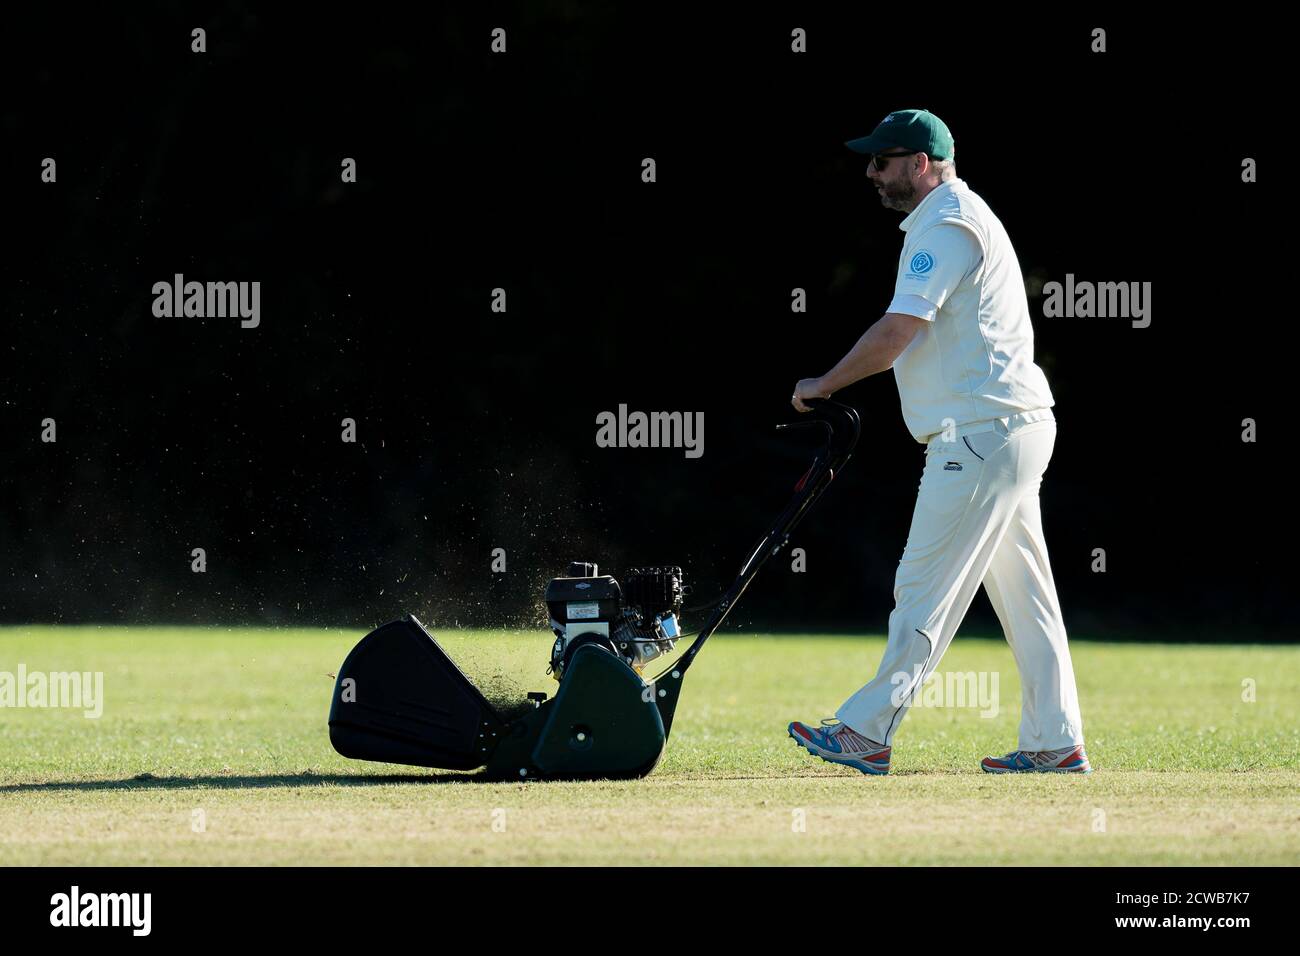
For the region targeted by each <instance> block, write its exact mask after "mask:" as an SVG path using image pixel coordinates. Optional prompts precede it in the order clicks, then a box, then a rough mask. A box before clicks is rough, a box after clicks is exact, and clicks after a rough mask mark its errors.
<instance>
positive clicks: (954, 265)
mask: <svg viewBox="0 0 1300 956" xmlns="http://www.w3.org/2000/svg"><path fill="white" fill-rule="evenodd" d="M909 250H910V251H909V252H907V253H906V254H905V255H906V258H905V259H904V260H903V262H902V263H901V264H900V265H899V268H898V281H897V282H896V283H895V285H894V295H895V297H896V298H897V297H901V296H919V297H921V298H922V299H925V301H926V302H929V303H931V304H932V305H933V306H934V307H935V308H936V309H938V308H940V307H942V305H943V304H944V302H945V301H947V299H948V296H950V295H952V293H953V290H954V289H956V288H957V286H958V284H959V283H960V282H961V281H962V279H964V278H966V276H968V275H969V274H970V273H971V272H972V271H974V269H975V267H976V266H978V265H979V262H980V259H981V257H982V256H983V252H982V250H981V249H980V244H979V240H978V239H976V238H975V236H974V235H973V234H972V233H971V232H970V230H969V229H967V228H966V227H965V226H958V225H956V224H955V223H943V222H941V223H939V224H937V225H934V226H931V227H930V228H929V229H927V230H926V231H925V232H924V233H922V234H921V235H920V236H918V237H917V239H916V241H915V242H914V243H910V244H909Z"/></svg>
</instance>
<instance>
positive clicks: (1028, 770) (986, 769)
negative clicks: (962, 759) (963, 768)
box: [980, 764, 1092, 773]
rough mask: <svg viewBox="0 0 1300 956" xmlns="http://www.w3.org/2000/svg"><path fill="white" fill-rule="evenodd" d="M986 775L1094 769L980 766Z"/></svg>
mask: <svg viewBox="0 0 1300 956" xmlns="http://www.w3.org/2000/svg"><path fill="white" fill-rule="evenodd" d="M980 769H981V770H983V771H984V772H985V773H1092V767H1023V768H1021V769H1019V770H1017V769H1015V768H1014V767H986V766H984V764H980Z"/></svg>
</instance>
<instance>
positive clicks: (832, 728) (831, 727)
mask: <svg viewBox="0 0 1300 956" xmlns="http://www.w3.org/2000/svg"><path fill="white" fill-rule="evenodd" d="M822 726H823V727H826V728H828V729H827V731H826V733H827V734H836V735H838V734H842V733H850V734H852V735H853V736H854V737H857V738H858V739H859V740H863V741H866V743H865V744H863V745H861V746H862V750H861V752H862V753H869V752H870V753H875V752H878V751H881V750H888V749H889V748H888V747H886V746H885V745H884V744H878V743H876V742H875V741H874V740H872V739H871V738H870V737H864V736H862V734H860V733H858V732H857V731H856V730H854V729H853V728H852V727H850V726H849V725H848V724H846V723H844V721H842V720H840V719H839V718H838V717H823V718H822Z"/></svg>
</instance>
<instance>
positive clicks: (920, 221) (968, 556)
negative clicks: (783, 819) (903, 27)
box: [789, 110, 1091, 774]
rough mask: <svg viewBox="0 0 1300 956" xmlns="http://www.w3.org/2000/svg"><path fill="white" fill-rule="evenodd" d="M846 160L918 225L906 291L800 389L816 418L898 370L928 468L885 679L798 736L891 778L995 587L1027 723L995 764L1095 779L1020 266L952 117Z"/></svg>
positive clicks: (1049, 439)
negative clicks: (908, 736) (905, 734)
mask: <svg viewBox="0 0 1300 956" xmlns="http://www.w3.org/2000/svg"><path fill="white" fill-rule="evenodd" d="M846 145H847V146H848V147H849V148H850V149H852V150H854V151H855V152H858V153H865V154H867V155H868V157H869V159H868V163H867V173H866V174H867V178H868V179H870V180H871V183H872V185H873V186H875V187H876V189H877V190H878V191H879V194H880V197H881V202H882V204H883V205H884V206H886V207H887V208H890V209H896V210H898V211H900V212H905V213H907V216H906V218H904V219H903V222H902V224H901V226H900V228H901V229H902V230H903V232H904V236H905V238H904V240H903V251H902V255H901V256H900V257H899V265H898V278H897V282H896V285H895V294H894V298H893V301H892V302H891V303H890V305H889V308H888V310H887V312H886V314H885V315H884V316H883V317H882V318H881V319H880V320H879V321H877V322H876V323H875V324H874V325H872V326H871V328H869V329H868V330H867V331H866V333H865V334H864V335H863V336H862V338H861V339H859V341H858V343H857V344H856V345H855V346H854V347H853V349H852V350H851V351H850V352H849V353H848V354H847V355H846V356H845V357H844V358H843V359H842V360H841V361H840V362H839V363H838V364H837V365H836V366H835V367H834V368H833V369H831V370H830V371H829V372H827V373H826V374H825V375H823V376H822V377H820V378H809V379H803V380H802V381H800V382H799V383H798V384H797V385H796V386H795V389H794V395H793V396H792V397H791V401H792V403H793V405H794V407H795V408H796V409H797V410H798V411H800V412H807V411H809V410H810V406H809V405H808V404H806V403H808V402H811V401H812V400H815V399H827V398H829V397H830V396H831V395H833V394H834V393H835V392H837V391H839V390H840V389H842V388H844V387H845V386H847V385H851V384H852V383H854V382H856V381H858V380H860V379H863V378H866V377H867V376H868V375H874V374H876V373H877V372H882V371H884V370H885V369H887V368H891V367H892V368H893V370H894V376H895V378H896V380H897V382H898V391H899V397H900V400H901V402H902V409H903V418H904V421H905V422H906V424H907V427H908V429H909V430H910V431H911V433H912V435H913V437H914V438H916V440H917V441H918V442H920V443H922V444H923V445H925V469H924V471H923V473H922V476H921V485H920V490H919V492H918V494H917V499H916V508H915V511H914V513H913V516H912V525H911V529H910V531H909V532H908V537H907V545H906V547H905V548H904V551H903V557H902V560H901V561H900V562H899V565H898V574H897V577H896V579H895V583H894V601H895V608H894V611H893V613H892V614H891V615H890V617H889V638H888V643H887V644H886V647H885V654H884V657H883V658H882V660H881V662H880V667H879V670H878V671H877V673H876V676H875V677H874V678H872V679H871V681H869V682H868V683H867V684H866V685H865V686H864V687H862V688H861V689H860V690H859V691H857V693H855V694H853V695H852V696H851V697H849V699H848V700H846V701H845V702H844V703H843V704H842V705H841V706H840V708H839V710H838V712H837V713H836V716H835V718H833V719H827V720H823V721H821V726H819V727H813V726H811V725H808V724H804V723H801V722H799V721H795V722H794V723H792V724H790V727H789V733H790V736H791V737H793V738H794V740H795V741H796V742H797V743H798V744H799V745H800V746H802V747H804V748H806V749H807V750H808V752H809V753H812V754H815V755H816V756H818V757H821V758H822V759H823V760H828V761H831V762H832V763H838V764H844V765H846V766H849V767H854V768H856V769H858V770H861V771H862V772H863V773H869V774H884V773H888V772H889V762H890V755H891V752H892V747H893V739H894V734H895V733H896V732H897V730H898V725H899V723H900V722H901V721H902V719H903V716H904V714H905V713H906V711H907V707H908V706H909V705H910V703H911V701H912V699H913V697H914V695H915V694H916V693H917V692H918V690H919V689H920V687H921V686H922V685H923V684H924V682H925V681H926V679H927V678H928V677H929V676H930V675H931V674H932V673H933V672H934V670H935V668H936V667H938V664H939V660H940V659H941V658H942V657H943V654H944V651H946V650H947V649H948V645H949V644H950V643H951V641H952V638H953V636H954V634H955V633H956V631H957V628H958V626H959V625H960V624H961V621H962V618H963V617H965V615H966V611H967V609H968V608H969V607H970V603H971V600H972V598H973V597H974V596H975V590H976V589H977V588H978V587H979V586H980V584H981V583H982V584H983V585H984V589H985V591H986V592H987V593H988V596H989V600H990V602H991V603H992V605H993V609H994V611H995V612H996V613H997V616H998V620H999V621H1000V622H1001V624H1002V630H1003V632H1004V633H1005V635H1006V638H1007V642H1008V643H1009V644H1010V645H1011V651H1012V654H1013V655H1014V657H1015V661H1016V666H1017V668H1019V671H1020V680H1021V685H1022V701H1021V707H1022V714H1021V721H1020V740H1019V746H1018V749H1017V750H1014V751H1012V752H1011V753H1009V754H1006V755H1005V756H1002V757H985V758H984V760H983V761H982V762H981V764H980V766H981V767H982V769H983V770H984V771H986V772H988V773H1021V772H1034V771H1039V772H1056V773H1088V772H1089V771H1090V770H1091V767H1090V765H1089V763H1088V757H1087V755H1086V754H1085V753H1084V747H1083V718H1082V717H1081V716H1080V713H1079V699H1078V693H1077V691H1076V690H1075V685H1074V670H1073V666H1072V664H1071V662H1070V648H1069V644H1068V642H1067V639H1066V633H1065V625H1064V623H1063V622H1062V618H1061V608H1060V604H1059V602H1058V600H1057V596H1056V586H1055V584H1054V583H1053V580H1052V569H1051V566H1050V564H1049V562H1048V558H1047V544H1046V542H1045V541H1044V539H1043V528H1042V521H1041V518H1040V515H1039V502H1038V489H1039V485H1040V483H1041V481H1042V475H1043V472H1044V471H1045V470H1046V468H1047V464H1048V461H1049V460H1050V459H1051V456H1052V448H1053V445H1054V444H1055V439H1056V421H1055V417H1054V416H1053V414H1052V412H1051V406H1052V405H1053V404H1054V400H1053V398H1052V393H1051V390H1050V389H1049V388H1048V384H1047V379H1046V377H1045V376H1044V375H1043V372H1042V370H1041V369H1040V368H1039V367H1038V366H1037V365H1035V364H1034V331H1033V327H1032V325H1031V324H1030V319H1029V303H1028V300H1027V299H1026V296H1025V287H1024V280H1023V278H1022V276H1021V273H1020V263H1019V261H1018V260H1017V259H1016V254H1015V251H1014V250H1013V249H1012V246H1011V242H1010V240H1009V238H1008V237H1007V233H1006V230H1005V229H1004V228H1003V226H1002V223H1001V222H1000V221H999V220H998V218H997V217H996V216H995V215H994V214H993V213H992V211H991V210H990V209H989V207H988V206H987V205H986V204H985V202H984V201H983V200H982V199H981V198H980V197H979V196H978V195H976V194H975V193H974V192H972V191H971V190H970V189H969V187H967V185H966V184H965V183H964V182H963V181H962V180H960V179H958V178H957V173H956V167H955V166H954V164H953V156H954V149H953V138H952V135H951V133H950V132H949V131H948V127H947V126H945V125H944V123H943V122H942V121H941V120H940V119H939V118H938V117H937V116H935V115H934V114H932V113H929V112H927V111H925V110H900V111H898V112H894V113H890V114H889V115H888V116H886V117H885V119H884V120H883V121H882V122H881V123H880V125H878V126H877V127H876V129H875V130H874V131H873V132H872V133H871V135H870V136H865V137H862V138H861V139H856V140H851V141H849V142H848V143H847V144H846ZM899 674H903V675H906V677H905V680H904V682H903V683H902V685H901V687H900V684H899V681H898V679H897V678H896V675H899Z"/></svg>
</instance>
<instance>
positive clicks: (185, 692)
mask: <svg viewBox="0 0 1300 956" xmlns="http://www.w3.org/2000/svg"><path fill="white" fill-rule="evenodd" d="M433 630H434V633H435V634H437V636H438V637H439V639H440V640H441V641H442V642H443V643H444V645H445V646H446V647H447V648H448V650H449V651H450V652H451V653H452V655H453V656H454V657H455V658H456V659H457V660H458V661H460V662H461V663H462V666H464V667H465V669H466V670H467V671H469V672H471V673H472V674H473V675H475V677H476V678H477V679H479V680H481V681H490V682H496V683H497V684H500V683H506V684H511V685H514V686H517V687H518V688H519V689H520V691H521V692H522V691H526V690H534V689H536V690H547V691H548V692H553V688H554V685H553V682H552V681H551V679H550V678H549V677H547V676H546V675H545V673H544V671H545V661H546V656H547V652H548V648H549V645H550V637H549V635H548V634H546V633H544V632H540V631H539V632H531V633H517V632H473V631H460V632H450V631H445V630H438V629H436V628H435V629H433ZM360 636H361V633H360V632H344V631H337V630H312V631H308V630H274V631H270V630H238V629H235V630H230V629H216V628H214V629H174V628H73V627H13V628H0V671H8V672H11V673H13V672H16V671H17V668H18V665H19V664H20V663H21V664H23V665H25V667H26V669H27V671H28V672H29V673H30V672H33V671H44V672H53V671H60V672H66V671H92V672H94V671H102V672H103V674H104V706H103V714H102V716H101V717H99V718H97V719H88V718H86V717H85V716H83V715H82V713H81V712H80V711H71V710H59V709H18V708H2V709H0V726H2V727H3V747H2V748H0V864H5V865H33V864H62V865H139V864H196V865H224V864H255V865H261V864H288V865H296V864H594V865H636V864H847V865H864V866H876V865H892V864H975V865H978V864H1031V865H1041V864H1070V865H1124V866H1145V865H1156V864H1174V865H1180V864H1196V865H1207V864H1208V865H1214V864H1246V865H1253V864H1268V865H1279V864H1280V865H1293V864H1295V863H1297V862H1298V861H1300V647H1271V648H1270V647H1264V646H1258V645H1255V646H1252V645H1227V644H1225V645H1218V646H1206V645H1170V644H1162V645H1119V644H1103V643H1089V642H1087V641H1083V640H1076V641H1075V642H1074V644H1073V655H1074V661H1075V670H1076V674H1077V676H1078V680H1079V691H1080V697H1081V701H1082V706H1083V716H1084V721H1085V733H1086V735H1087V740H1088V754H1089V757H1090V758H1091V760H1092V763H1093V766H1094V767H1095V768H1096V769H1095V771H1094V773H1092V774H1091V775H1088V776H1084V777H1079V776H1066V775H1055V774H1033V775H1016V776H1001V777H993V776H989V775H986V774H983V773H981V772H980V771H979V767H978V762H979V759H980V757H982V756H984V755H985V754H989V753H1004V752H1006V751H1008V750H1011V749H1013V748H1014V746H1015V744H1016V726H1017V722H1018V720H1019V714H1020V707H1019V702H1020V686H1019V681H1018V678H1017V676H1016V673H1015V668H1014V665H1013V664H1012V660H1011V654H1010V651H1009V650H1008V648H1007V646H1006V644H1005V642H1004V641H1002V640H1001V639H997V640H985V639H978V638H970V637H964V636H962V637H959V638H958V639H957V641H956V642H955V643H954V644H953V647H952V649H951V650H950V651H949V653H948V654H947V656H946V657H945V658H944V660H943V662H942V664H941V667H940V673H941V674H943V673H948V672H956V671H961V672H984V673H986V674H988V675H992V674H996V675H997V677H998V694H997V697H996V704H997V708H996V714H992V715H985V714H983V713H982V711H981V707H980V706H979V705H978V704H977V703H975V702H969V703H970V704H971V706H966V707H954V706H947V707H924V706H921V707H915V708H913V710H912V711H911V713H910V714H909V715H908V717H907V719H906V721H905V723H904V724H903V726H902V729H901V730H900V731H899V733H898V735H897V737H896V739H895V742H894V743H895V749H894V761H893V768H892V770H891V773H890V775H889V776H887V777H864V776H862V775H860V774H858V773H857V772H855V771H852V770H849V769H846V768H842V767H835V766H832V765H830V764H826V763H823V762H821V761H819V760H816V759H814V758H812V757H810V756H808V754H806V753H805V752H804V751H803V750H801V749H799V748H798V747H796V746H795V744H794V743H793V741H791V740H789V739H788V738H787V736H786V733H785V727H786V724H787V723H788V722H789V721H790V720H792V719H802V720H809V721H815V720H816V719H817V718H819V717H824V716H829V715H831V714H832V713H833V712H834V709H835V708H836V707H837V706H838V705H839V703H840V702H841V701H842V700H843V699H844V698H845V697H847V696H848V695H849V694H850V693H851V692H852V691H853V690H855V689H857V687H858V686H860V684H862V683H863V682H865V681H866V680H867V679H868V678H869V677H870V676H871V675H872V674H873V673H874V672H875V667H876V664H877V662H878V660H879V657H880V652H881V649H882V647H883V639H881V638H878V637H872V638H868V637H862V638H851V637H839V636H781V637H762V636H734V635H725V634H724V635H719V636H717V637H715V638H714V639H713V640H712V641H710V643H709V646H708V648H707V650H706V652H705V653H703V654H702V655H701V656H700V658H699V660H698V662H697V663H696V664H695V666H694V667H693V668H692V670H691V672H690V674H689V675H688V678H687V681H686V686H685V690H684V692H683V699H682V704H681V706H680V708H679V710H678V714H677V720H676V724H675V726H674V729H673V737H672V740H671V741H670V743H669V748H668V752H667V755H666V756H665V758H664V759H663V761H662V762H661V763H660V765H659V767H658V768H657V769H656V771H655V773H654V774H653V775H652V776H650V777H649V778H646V779H644V780H639V781H621V782H593V783H545V782H532V783H490V784H489V783H482V782H477V781H475V780H473V779H471V778H470V776H469V775H463V774H453V773H447V772H435V771H424V770H420V769H418V768H407V767H398V766H393V765H378V764H365V763H356V762H353V761H348V760H345V759H343V758H342V757H339V756H338V755H337V754H335V753H334V751H333V750H332V748H331V747H330V744H329V739H328V736H327V732H326V714H327V712H328V709H329V699H330V692H331V689H332V686H333V680H332V678H331V677H330V676H329V675H330V674H332V673H333V672H334V671H335V669H336V668H337V667H338V665H339V663H340V662H341V661H342V660H343V657H344V656H345V654H346V653H347V651H348V650H349V649H350V648H351V646H352V645H353V644H354V643H355V641H356V640H357V639H358V638H359V637H360ZM1248 681H1249V682H1253V693H1254V698H1255V699H1254V700H1253V701H1247V700H1243V690H1244V684H1243V682H1248ZM986 686H988V687H990V688H991V685H986Z"/></svg>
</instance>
